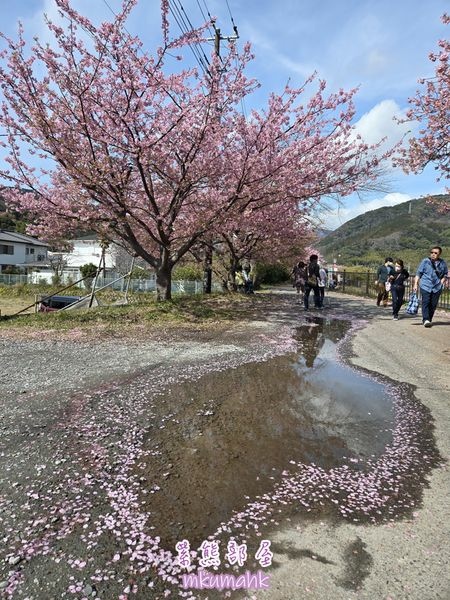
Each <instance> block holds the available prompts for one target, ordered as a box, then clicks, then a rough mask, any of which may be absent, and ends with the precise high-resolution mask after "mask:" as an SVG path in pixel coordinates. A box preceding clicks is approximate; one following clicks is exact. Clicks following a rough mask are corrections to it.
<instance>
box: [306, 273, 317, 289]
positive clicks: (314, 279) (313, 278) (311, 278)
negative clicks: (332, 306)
mask: <svg viewBox="0 0 450 600" xmlns="http://www.w3.org/2000/svg"><path fill="white" fill-rule="evenodd" d="M308 285H309V286H310V287H316V285H317V276H316V275H308Z"/></svg>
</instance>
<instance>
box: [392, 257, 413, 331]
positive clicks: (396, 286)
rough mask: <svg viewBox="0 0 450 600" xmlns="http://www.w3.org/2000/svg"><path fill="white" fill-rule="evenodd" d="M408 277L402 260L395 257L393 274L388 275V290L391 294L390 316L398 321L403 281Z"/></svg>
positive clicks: (401, 302)
mask: <svg viewBox="0 0 450 600" xmlns="http://www.w3.org/2000/svg"><path fill="white" fill-rule="evenodd" d="M408 277H409V273H408V271H407V270H406V269H405V268H404V265H403V261H402V260H401V259H400V258H397V260H396V261H395V266H394V274H393V275H390V276H389V279H388V282H389V283H390V290H391V295H392V318H393V319H394V321H398V313H399V311H400V309H401V307H402V304H403V298H404V296H405V282H406V281H407V279H408Z"/></svg>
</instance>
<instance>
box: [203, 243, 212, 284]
mask: <svg viewBox="0 0 450 600" xmlns="http://www.w3.org/2000/svg"><path fill="white" fill-rule="evenodd" d="M212 258H213V251H212V247H211V246H210V245H209V244H206V245H205V247H204V257H203V293H204V294H210V293H211V289H212Z"/></svg>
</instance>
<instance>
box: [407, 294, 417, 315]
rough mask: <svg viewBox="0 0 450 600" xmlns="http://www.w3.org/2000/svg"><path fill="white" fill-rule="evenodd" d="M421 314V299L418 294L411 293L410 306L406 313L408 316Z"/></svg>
mask: <svg viewBox="0 0 450 600" xmlns="http://www.w3.org/2000/svg"><path fill="white" fill-rule="evenodd" d="M418 312H419V298H418V297H417V294H416V292H411V294H410V296H409V302H408V306H407V307H406V313H407V314H408V315H417V313H418Z"/></svg>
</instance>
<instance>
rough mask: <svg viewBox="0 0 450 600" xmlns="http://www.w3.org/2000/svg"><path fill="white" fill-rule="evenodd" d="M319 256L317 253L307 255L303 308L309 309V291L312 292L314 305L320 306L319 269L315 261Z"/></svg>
mask: <svg viewBox="0 0 450 600" xmlns="http://www.w3.org/2000/svg"><path fill="white" fill-rule="evenodd" d="M318 260H319V257H318V256H317V254H311V256H310V257H309V263H308V265H307V279H306V283H305V293H304V295H303V304H304V308H305V310H309V295H310V293H311V291H312V292H313V293H314V306H315V307H316V308H319V309H320V308H321V306H320V293H319V279H320V270H319V263H318V262H317V261H318Z"/></svg>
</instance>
